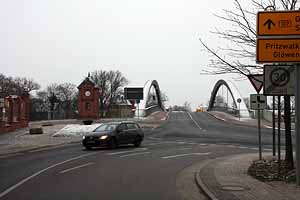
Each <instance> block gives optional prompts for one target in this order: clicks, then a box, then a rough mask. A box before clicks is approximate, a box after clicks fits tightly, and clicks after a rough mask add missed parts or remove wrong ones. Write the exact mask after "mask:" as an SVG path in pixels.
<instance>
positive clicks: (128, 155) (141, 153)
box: [120, 151, 151, 158]
mask: <svg viewBox="0 0 300 200" xmlns="http://www.w3.org/2000/svg"><path fill="white" fill-rule="evenodd" d="M148 153H151V152H150V151H146V152H140V153H132V154H127V155H123V156H120V158H124V157H130V156H138V155H143V154H148Z"/></svg>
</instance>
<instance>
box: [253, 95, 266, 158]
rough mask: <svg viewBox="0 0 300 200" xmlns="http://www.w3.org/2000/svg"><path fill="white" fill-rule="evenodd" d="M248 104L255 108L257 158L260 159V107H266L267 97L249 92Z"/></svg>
mask: <svg viewBox="0 0 300 200" xmlns="http://www.w3.org/2000/svg"><path fill="white" fill-rule="evenodd" d="M250 106H251V109H253V110H257V126H258V149H259V150H258V151H259V160H261V159H262V148H261V146H262V145H261V126H260V118H261V117H260V112H261V110H262V109H265V108H267V98H266V96H264V95H262V94H251V95H250Z"/></svg>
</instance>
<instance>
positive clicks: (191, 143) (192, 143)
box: [186, 142, 197, 145]
mask: <svg viewBox="0 0 300 200" xmlns="http://www.w3.org/2000/svg"><path fill="white" fill-rule="evenodd" d="M186 144H190V145H194V144H197V143H195V142H188V143H186Z"/></svg>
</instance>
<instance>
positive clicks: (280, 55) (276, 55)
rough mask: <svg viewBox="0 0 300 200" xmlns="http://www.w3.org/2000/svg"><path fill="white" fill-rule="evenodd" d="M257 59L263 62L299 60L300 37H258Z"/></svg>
mask: <svg viewBox="0 0 300 200" xmlns="http://www.w3.org/2000/svg"><path fill="white" fill-rule="evenodd" d="M256 61H257V62H261V63H268V62H272V63H274V62H299V61H300V38H280V39H273V38H266V39H257V44H256Z"/></svg>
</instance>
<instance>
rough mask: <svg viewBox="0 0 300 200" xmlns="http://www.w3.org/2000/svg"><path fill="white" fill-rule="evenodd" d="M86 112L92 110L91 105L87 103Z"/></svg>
mask: <svg viewBox="0 0 300 200" xmlns="http://www.w3.org/2000/svg"><path fill="white" fill-rule="evenodd" d="M85 110H87V111H90V110H91V104H90V103H89V102H87V103H85Z"/></svg>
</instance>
